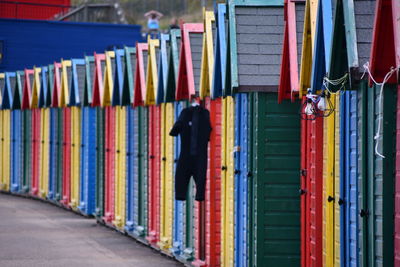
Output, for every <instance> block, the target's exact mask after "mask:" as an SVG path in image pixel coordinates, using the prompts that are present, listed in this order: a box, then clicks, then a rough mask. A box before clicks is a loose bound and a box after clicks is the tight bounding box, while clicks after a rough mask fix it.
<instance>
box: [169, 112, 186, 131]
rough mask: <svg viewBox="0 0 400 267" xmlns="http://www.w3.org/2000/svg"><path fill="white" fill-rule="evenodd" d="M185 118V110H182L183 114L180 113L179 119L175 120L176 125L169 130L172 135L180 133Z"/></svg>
mask: <svg viewBox="0 0 400 267" xmlns="http://www.w3.org/2000/svg"><path fill="white" fill-rule="evenodd" d="M184 118H185V110H182V112H181V114H179V117H178V120H177V121H176V122H175V124H174V126H173V127H172V129H171V131H170V132H169V135H170V136H178V134H180V132H181V131H182V128H183V125H184Z"/></svg>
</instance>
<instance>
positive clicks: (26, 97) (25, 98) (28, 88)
mask: <svg viewBox="0 0 400 267" xmlns="http://www.w3.org/2000/svg"><path fill="white" fill-rule="evenodd" d="M32 77H33V70H31V69H30V70H27V69H25V82H24V89H23V92H22V104H21V108H22V109H28V108H30V103H31V94H32V84H31V79H32Z"/></svg>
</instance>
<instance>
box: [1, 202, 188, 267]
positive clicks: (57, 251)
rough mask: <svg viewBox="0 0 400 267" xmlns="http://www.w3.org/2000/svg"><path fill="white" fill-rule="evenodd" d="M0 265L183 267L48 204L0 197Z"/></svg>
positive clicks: (87, 220)
mask: <svg viewBox="0 0 400 267" xmlns="http://www.w3.org/2000/svg"><path fill="white" fill-rule="evenodd" d="M0 266H2V267H8V266H29V267H30V266H33V267H42V266H43V267H47V266H48V267H58V266H66V267H67V266H68V267H75V266H85V267H86V266H111V267H119V266H135V267H141V266H145V267H151V266H157V267H161V266H162V267H164V266H165V267H168V266H182V265H181V264H179V263H178V262H175V261H173V260H171V259H169V258H167V257H164V256H162V255H160V254H158V253H157V252H155V251H153V250H152V249H150V248H148V247H145V246H143V245H141V244H138V243H137V242H135V241H134V240H133V239H131V238H129V237H126V236H123V235H121V234H118V233H117V232H115V231H113V230H110V229H107V228H106V227H103V226H100V225H98V224H96V222H95V220H94V219H86V218H84V217H82V216H79V215H76V214H74V213H72V212H69V211H66V210H63V209H60V208H58V207H55V206H53V205H50V204H48V203H44V202H41V201H35V200H31V199H24V198H20V197H16V196H11V195H6V194H0Z"/></svg>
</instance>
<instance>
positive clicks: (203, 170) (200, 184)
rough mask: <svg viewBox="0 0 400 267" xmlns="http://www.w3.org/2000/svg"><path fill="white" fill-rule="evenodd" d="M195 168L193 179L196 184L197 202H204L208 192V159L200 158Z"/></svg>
mask: <svg viewBox="0 0 400 267" xmlns="http://www.w3.org/2000/svg"><path fill="white" fill-rule="evenodd" d="M195 166H196V167H195V170H194V173H193V178H194V181H195V183H196V200H197V201H204V199H205V191H206V176H207V157H199V158H198V159H197V162H196V163H195Z"/></svg>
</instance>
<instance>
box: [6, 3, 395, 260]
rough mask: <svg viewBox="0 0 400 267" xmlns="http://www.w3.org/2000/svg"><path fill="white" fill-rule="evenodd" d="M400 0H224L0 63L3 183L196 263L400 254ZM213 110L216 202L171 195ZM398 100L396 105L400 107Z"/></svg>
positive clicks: (210, 195) (211, 193)
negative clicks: (198, 16) (104, 44)
mask: <svg viewBox="0 0 400 267" xmlns="http://www.w3.org/2000/svg"><path fill="white" fill-rule="evenodd" d="M399 67H400V2H399V1H398V0H334V1H332V0H305V1H304V0H284V1H283V0H264V1H261V0H229V1H227V3H220V4H216V5H215V8H214V10H213V11H206V10H204V11H203V22H202V23H183V24H182V25H181V28H180V29H172V30H171V31H170V32H169V33H168V34H160V35H159V36H158V38H157V39H151V38H148V40H147V42H146V43H137V44H136V46H135V47H124V48H122V49H121V48H115V49H113V50H109V51H105V52H104V53H103V54H98V53H95V54H94V55H90V56H85V57H84V58H79V59H66V60H61V61H60V62H54V63H52V64H49V65H47V66H40V67H34V68H33V69H25V70H23V71H16V72H5V73H1V74H0V89H1V90H0V106H1V109H0V135H1V136H0V137H1V141H0V187H1V190H2V191H5V192H10V193H12V194H18V195H28V196H31V197H33V198H41V199H45V200H47V201H49V202H52V203H55V204H57V205H60V206H62V207H64V208H67V209H71V210H73V211H75V212H78V213H81V214H83V215H85V216H89V217H91V216H94V217H95V218H96V219H97V220H98V221H99V222H101V223H104V224H106V225H108V226H110V227H112V228H114V229H117V230H118V231H120V232H122V233H125V234H127V235H130V236H132V237H133V238H135V239H136V240H139V241H140V242H143V243H144V244H146V245H148V246H151V247H152V248H154V249H156V250H159V251H160V252H162V253H164V254H167V255H169V256H171V257H174V258H176V259H177V260H179V261H181V262H183V263H184V264H186V265H188V266H300V265H301V266H307V267H308V266H385V267H386V266H397V265H400V232H399V229H400V162H399V159H398V157H399V155H400V154H399V151H400V145H399V144H400V143H399V140H400V139H399V138H398V137H399V136H400V135H399V133H400V117H398V113H399V110H400V109H399V107H400V98H398V91H399V90H400V87H399V82H400V74H399V73H400V71H399ZM193 100H195V101H197V102H199V103H200V105H202V106H204V107H205V108H207V109H208V110H209V111H210V119H211V124H212V128H213V130H212V133H211V137H210V143H209V148H208V158H209V159H208V167H207V182H206V183H207V184H206V199H205V201H203V202H197V201H195V200H194V195H195V194H194V192H195V186H194V183H193V181H192V182H191V183H190V184H189V190H188V196H187V200H186V201H177V200H175V199H174V174H175V168H176V162H177V159H178V156H179V152H180V151H179V147H180V140H179V138H173V137H171V136H169V131H170V129H171V128H172V126H173V123H174V121H175V120H176V119H177V118H178V116H179V114H180V112H181V110H182V109H183V108H185V107H187V106H188V105H189V104H190V101H193ZM399 114H400V113H399Z"/></svg>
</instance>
